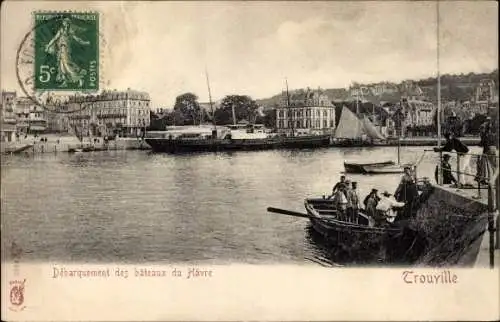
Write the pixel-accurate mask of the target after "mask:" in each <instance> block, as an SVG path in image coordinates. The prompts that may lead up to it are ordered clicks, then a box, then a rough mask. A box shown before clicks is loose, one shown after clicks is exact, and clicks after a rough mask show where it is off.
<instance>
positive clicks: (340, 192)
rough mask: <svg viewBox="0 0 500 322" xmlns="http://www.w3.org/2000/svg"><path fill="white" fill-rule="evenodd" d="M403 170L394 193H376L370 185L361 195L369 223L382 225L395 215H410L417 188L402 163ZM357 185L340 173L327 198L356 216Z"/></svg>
mask: <svg viewBox="0 0 500 322" xmlns="http://www.w3.org/2000/svg"><path fill="white" fill-rule="evenodd" d="M404 172H405V173H404V175H403V177H402V178H401V182H400V184H399V186H398V188H397V189H396V192H395V194H394V195H392V194H391V193H389V192H388V191H384V192H383V193H382V195H381V196H379V194H378V190H377V189H372V190H371V191H370V193H369V194H368V195H367V196H366V197H365V198H364V199H363V205H364V211H363V212H364V213H365V214H366V215H367V216H369V218H371V219H372V224H374V225H384V224H386V223H392V222H394V221H395V220H396V218H398V219H404V218H409V217H410V216H411V212H412V210H413V208H414V207H413V206H414V204H415V201H416V200H417V198H418V191H417V186H416V183H415V180H414V178H413V175H412V170H411V167H405V168H404ZM357 188H358V185H357V182H355V181H353V182H351V181H350V180H348V179H347V178H346V176H344V175H342V176H341V177H340V181H339V182H337V183H336V184H335V186H334V187H333V189H332V194H331V195H329V196H328V198H327V199H331V200H332V202H333V203H334V204H335V207H336V208H337V209H339V210H340V211H342V212H344V213H345V214H347V215H348V216H350V217H352V218H356V217H357V216H358V211H360V209H362V207H360V198H359V194H358V190H357Z"/></svg>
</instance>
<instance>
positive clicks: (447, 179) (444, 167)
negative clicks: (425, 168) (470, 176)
mask: <svg viewBox="0 0 500 322" xmlns="http://www.w3.org/2000/svg"><path fill="white" fill-rule="evenodd" d="M441 172H442V173H443V184H451V183H456V182H457V180H456V179H455V177H454V176H453V174H452V172H451V165H450V164H449V163H448V162H446V161H443V162H442V163H441ZM438 173H439V172H438V167H437V166H436V170H435V171H434V177H435V179H436V182H439V180H438Z"/></svg>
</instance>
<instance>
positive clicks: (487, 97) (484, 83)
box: [474, 79, 498, 115]
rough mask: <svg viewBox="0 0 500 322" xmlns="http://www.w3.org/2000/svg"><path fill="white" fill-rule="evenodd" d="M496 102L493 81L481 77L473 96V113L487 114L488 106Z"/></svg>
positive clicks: (496, 97)
mask: <svg viewBox="0 0 500 322" xmlns="http://www.w3.org/2000/svg"><path fill="white" fill-rule="evenodd" d="M495 103H496V104H498V93H497V91H496V90H495V82H494V81H493V80H491V79H483V80H481V81H480V82H479V84H478V86H477V87H476V93H475V96H474V113H475V114H480V115H486V114H488V110H489V108H490V107H494V106H496V104H495Z"/></svg>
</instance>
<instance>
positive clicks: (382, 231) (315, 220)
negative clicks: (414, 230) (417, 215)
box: [304, 198, 405, 261]
mask: <svg viewBox="0 0 500 322" xmlns="http://www.w3.org/2000/svg"><path fill="white" fill-rule="evenodd" d="M304 206H305V209H306V211H307V214H308V216H309V220H310V222H311V226H312V227H313V229H314V230H315V231H316V232H318V233H319V234H320V235H322V236H323V237H324V238H325V239H327V240H328V241H329V242H330V243H332V244H333V245H335V247H337V248H340V249H341V250H342V251H344V252H347V253H349V254H351V255H353V256H354V257H355V258H356V259H357V260H358V261H369V260H378V261H381V260H382V261H385V260H387V258H386V257H387V252H388V247H390V246H391V245H399V246H402V243H403V242H404V237H405V236H404V234H403V232H404V229H405V228H404V226H403V225H394V224H393V225H389V224H387V225H385V226H375V225H374V222H373V219H371V218H370V217H369V216H367V215H366V214H365V213H364V211H363V210H359V211H358V213H357V214H356V215H355V217H352V215H348V214H346V213H344V212H342V211H339V210H337V209H335V206H334V205H333V203H332V201H331V200H326V199H319V198H318V199H306V200H305V201H304ZM403 247H405V246H403Z"/></svg>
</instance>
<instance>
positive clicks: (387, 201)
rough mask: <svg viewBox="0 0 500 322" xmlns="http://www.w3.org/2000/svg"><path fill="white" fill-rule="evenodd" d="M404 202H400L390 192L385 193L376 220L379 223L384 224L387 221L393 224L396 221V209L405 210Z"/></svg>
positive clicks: (378, 207) (379, 204)
mask: <svg viewBox="0 0 500 322" xmlns="http://www.w3.org/2000/svg"><path fill="white" fill-rule="evenodd" d="M404 206H405V203H404V202H398V201H397V200H396V199H395V198H394V197H393V196H392V195H391V194H390V193H389V192H387V191H384V193H383V194H382V198H380V201H379V203H378V204H377V208H376V210H377V211H378V212H379V213H378V216H377V218H375V220H376V221H377V223H379V224H382V223H383V220H384V219H385V220H386V221H387V222H389V223H392V222H394V220H395V219H396V216H397V212H396V209H399V208H403V207H404Z"/></svg>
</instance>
